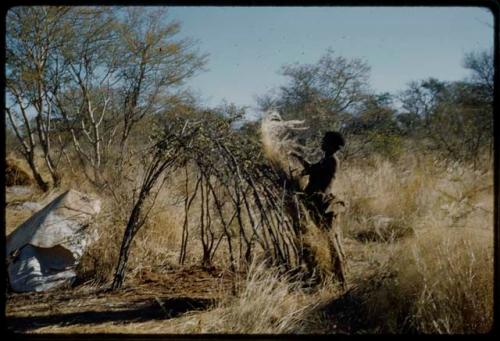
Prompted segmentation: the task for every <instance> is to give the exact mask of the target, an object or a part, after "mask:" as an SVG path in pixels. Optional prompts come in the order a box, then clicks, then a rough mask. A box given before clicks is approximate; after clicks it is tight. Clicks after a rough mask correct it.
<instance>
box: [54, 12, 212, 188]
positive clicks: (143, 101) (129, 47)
mask: <svg viewBox="0 0 500 341" xmlns="http://www.w3.org/2000/svg"><path fill="white" fill-rule="evenodd" d="M165 14H166V13H165V11H164V10H162V9H138V8H127V9H117V8H97V9H94V8H84V9H82V10H81V11H80V12H78V13H76V14H75V15H76V19H75V20H74V23H73V26H72V36H71V39H70V40H69V41H68V42H67V44H66V45H65V46H64V48H62V49H61V51H60V54H61V55H62V56H63V57H64V61H65V63H66V65H67V67H66V71H67V72H66V78H65V80H66V83H65V88H64V91H60V92H59V93H58V96H57V104H58V109H59V111H60V113H61V115H62V116H63V117H64V121H65V124H66V126H67V128H68V131H70V132H71V137H72V144H73V147H74V151H75V152H76V155H77V156H78V160H79V162H80V164H81V166H82V168H83V170H84V171H85V173H86V175H87V178H89V180H90V181H91V182H92V183H93V184H94V185H96V186H97V187H100V188H102V187H103V186H105V185H106V184H107V183H108V181H107V179H105V178H104V175H103V170H104V169H105V167H106V166H107V165H108V164H109V163H110V162H111V161H113V162H114V163H113V164H114V166H113V168H114V169H115V171H116V173H117V174H114V176H113V177H114V178H116V177H120V172H121V170H122V167H123V160H124V159H125V156H126V151H127V145H128V144H127V141H128V138H129V136H130V133H131V131H132V130H133V128H134V127H135V126H136V125H137V123H139V122H140V121H141V120H143V119H144V118H145V117H146V116H151V115H154V114H156V113H158V112H159V111H160V110H161V109H162V108H163V106H164V103H163V101H162V100H163V99H164V98H165V97H168V95H169V92H170V93H173V91H174V90H175V89H176V87H178V85H180V84H182V82H183V81H184V80H185V79H186V78H188V77H190V76H192V75H194V74H195V72H196V71H198V70H200V69H201V68H202V66H203V64H204V62H205V56H201V55H200V54H199V53H198V52H197V51H195V50H194V45H193V43H192V42H191V41H189V40H179V39H175V35H176V34H177V33H178V32H179V29H180V25H179V24H178V23H176V22H167V21H165V19H164V18H165ZM87 168H89V170H90V172H87Z"/></svg>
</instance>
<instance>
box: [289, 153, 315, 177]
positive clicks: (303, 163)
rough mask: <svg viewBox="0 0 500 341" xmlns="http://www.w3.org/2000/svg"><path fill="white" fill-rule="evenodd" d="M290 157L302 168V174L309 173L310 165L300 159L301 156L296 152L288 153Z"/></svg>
mask: <svg viewBox="0 0 500 341" xmlns="http://www.w3.org/2000/svg"><path fill="white" fill-rule="evenodd" d="M290 155H291V156H293V157H295V158H296V159H297V160H298V161H299V162H300V163H301V164H302V166H303V167H304V171H303V172H302V173H307V171H309V168H310V167H311V164H310V163H309V162H308V161H307V160H306V159H304V158H303V157H302V155H300V154H298V153H296V152H290Z"/></svg>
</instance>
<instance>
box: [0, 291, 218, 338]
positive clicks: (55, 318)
mask: <svg viewBox="0 0 500 341" xmlns="http://www.w3.org/2000/svg"><path fill="white" fill-rule="evenodd" d="M213 303H214V300H213V299H199V298H197V299H193V298H189V297H176V298H158V299H148V300H145V301H141V302H137V301H136V302H133V303H132V302H131V304H130V306H134V308H132V309H125V310H118V311H116V310H115V311H113V310H110V311H83V312H73V313H60V314H54V315H46V316H27V317H19V316H15V317H7V318H6V324H7V328H8V329H9V330H11V331H14V332H21V333H22V332H27V331H30V330H32V329H36V328H42V327H45V326H49V325H51V326H54V325H60V326H68V325H73V324H98V323H106V322H119V323H130V322H144V321H151V320H162V319H170V318H175V317H178V316H180V315H182V314H184V313H186V312H188V311H192V310H203V309H206V308H208V307H209V306H210V305H212V304H213Z"/></svg>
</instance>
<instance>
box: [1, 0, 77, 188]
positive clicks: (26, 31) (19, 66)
mask: <svg viewBox="0 0 500 341" xmlns="http://www.w3.org/2000/svg"><path fill="white" fill-rule="evenodd" d="M70 12H71V10H70V9H69V8H64V7H16V8H12V9H10V10H9V12H8V13H7V27H6V29H7V30H6V57H7V59H6V99H7V103H6V104H7V105H6V113H7V116H8V118H9V121H10V123H11V125H12V127H13V129H14V132H15V134H16V136H17V138H18V139H19V141H20V143H21V145H22V154H23V156H24V157H25V159H26V161H27V162H28V164H29V166H30V168H31V170H32V172H33V176H34V178H35V180H36V182H37V184H38V186H39V187H40V188H41V189H42V190H44V191H46V190H47V189H48V188H49V184H48V182H46V181H45V180H44V179H43V178H42V176H41V174H40V170H39V168H38V167H37V164H36V160H35V159H36V157H35V155H36V150H37V147H38V146H40V147H41V151H42V155H43V158H44V161H45V165H46V167H47V169H48V171H49V173H50V175H51V177H52V181H53V183H54V185H55V186H58V185H59V183H60V174H59V173H58V170H57V164H58V163H57V161H56V160H55V157H54V154H53V148H52V142H53V133H52V130H53V122H52V120H53V119H54V118H55V110H54V106H53V96H54V93H55V92H57V90H58V88H59V87H60V83H61V74H62V68H61V64H60V60H59V59H58V58H57V56H56V54H55V53H54V51H55V50H56V49H57V48H59V47H60V46H61V45H62V44H63V43H64V41H65V38H66V33H67V32H66V27H65V25H64V23H65V17H66V16H67V15H68V14H69V13H70ZM32 118H34V120H32Z"/></svg>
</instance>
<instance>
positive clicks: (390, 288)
mask: <svg viewBox="0 0 500 341" xmlns="http://www.w3.org/2000/svg"><path fill="white" fill-rule="evenodd" d="M336 190H337V192H338V193H342V196H343V197H344V198H345V199H346V201H348V202H349V207H348V209H347V211H346V212H345V214H343V217H342V218H343V220H342V227H343V229H344V231H345V232H346V235H347V237H348V238H350V239H353V240H356V241H357V243H359V245H362V246H360V247H358V248H357V250H362V251H360V252H362V253H363V254H364V259H362V260H363V261H364V262H366V265H365V266H364V267H361V271H358V272H357V273H356V274H355V275H354V277H353V278H352V282H353V287H354V289H353V290H354V293H355V296H357V297H358V298H359V300H361V302H362V305H361V306H362V307H363V308H362V312H360V314H363V316H364V318H365V319H367V320H369V321H371V322H370V323H369V326H370V327H369V328H368V329H367V330H369V331H372V332H393V333H401V332H407V331H411V332H422V333H482V332H487V331H488V330H489V329H490V327H491V324H492V318H493V316H492V309H493V308H492V307H493V176H492V171H491V169H488V167H486V166H485V167H484V168H483V169H475V168H474V167H472V166H471V165H467V164H459V163H449V162H446V160H439V159H436V158H434V157H432V156H429V155H428V156H424V155H406V156H404V157H402V158H401V159H399V160H398V161H397V162H389V161H387V160H385V159H382V158H377V157H374V158H373V159H371V160H366V162H365V163H364V164H359V163H358V164H356V165H343V166H342V168H341V170H340V172H339V175H338V179H337V182H336ZM368 250H369V251H368ZM351 257H356V255H353V254H352V253H351ZM358 270H359V269H358Z"/></svg>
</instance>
